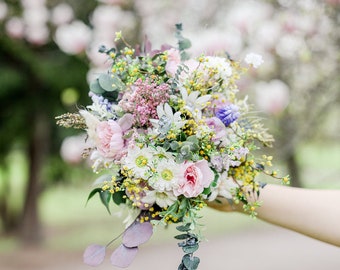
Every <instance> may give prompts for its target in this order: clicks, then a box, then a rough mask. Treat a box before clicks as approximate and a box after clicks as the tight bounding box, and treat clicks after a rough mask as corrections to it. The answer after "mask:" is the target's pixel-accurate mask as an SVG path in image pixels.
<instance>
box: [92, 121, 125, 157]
mask: <svg viewBox="0 0 340 270" xmlns="http://www.w3.org/2000/svg"><path fill="white" fill-rule="evenodd" d="M96 132H97V136H98V140H97V143H96V146H97V149H98V151H99V152H100V154H101V155H102V156H103V157H106V158H114V157H115V155H116V154H118V153H119V152H120V151H121V150H122V149H123V147H124V139H123V131H122V128H121V127H120V125H118V123H117V122H116V121H113V120H109V121H103V122H100V123H99V124H98V126H97V128H96Z"/></svg>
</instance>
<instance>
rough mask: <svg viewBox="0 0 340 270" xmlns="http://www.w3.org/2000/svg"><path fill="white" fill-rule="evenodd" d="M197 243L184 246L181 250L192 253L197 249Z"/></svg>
mask: <svg viewBox="0 0 340 270" xmlns="http://www.w3.org/2000/svg"><path fill="white" fill-rule="evenodd" d="M198 248H199V245H198V244H194V245H192V246H184V247H182V249H183V251H184V252H185V253H194V252H195V251H196V250H198Z"/></svg>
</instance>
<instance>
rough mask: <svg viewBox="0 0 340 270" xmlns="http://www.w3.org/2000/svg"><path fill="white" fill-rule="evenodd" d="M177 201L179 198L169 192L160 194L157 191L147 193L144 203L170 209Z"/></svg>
mask: <svg viewBox="0 0 340 270" xmlns="http://www.w3.org/2000/svg"><path fill="white" fill-rule="evenodd" d="M176 200H177V197H176V196H175V195H174V194H173V193H172V192H168V191H164V192H158V191H156V190H147V191H145V197H143V199H142V201H143V203H146V204H149V205H153V204H155V203H156V204H157V205H158V206H160V207H162V208H163V207H168V206H170V205H172V204H173V203H174V202H175V201H176Z"/></svg>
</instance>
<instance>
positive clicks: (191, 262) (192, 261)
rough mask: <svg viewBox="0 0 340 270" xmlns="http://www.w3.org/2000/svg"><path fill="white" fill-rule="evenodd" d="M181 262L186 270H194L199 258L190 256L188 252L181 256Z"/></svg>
mask: <svg viewBox="0 0 340 270" xmlns="http://www.w3.org/2000/svg"><path fill="white" fill-rule="evenodd" d="M182 261H183V264H184V266H185V267H186V268H188V270H195V269H197V268H198V265H199V263H200V259H199V258H198V257H192V256H190V255H188V254H186V255H184V256H183V260H182Z"/></svg>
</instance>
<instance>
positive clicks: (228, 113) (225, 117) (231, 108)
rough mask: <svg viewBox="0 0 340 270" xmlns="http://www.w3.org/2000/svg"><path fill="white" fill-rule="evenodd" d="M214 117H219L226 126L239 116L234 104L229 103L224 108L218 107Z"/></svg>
mask: <svg viewBox="0 0 340 270" xmlns="http://www.w3.org/2000/svg"><path fill="white" fill-rule="evenodd" d="M216 117H217V118H218V119H220V120H221V121H222V122H223V124H224V125H225V126H226V127H227V126H229V125H230V124H231V123H233V122H235V121H236V120H237V119H238V118H239V117H240V113H239V111H238V107H237V106H236V105H234V104H229V105H227V106H225V107H224V108H221V109H219V110H218V111H217V112H216Z"/></svg>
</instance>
